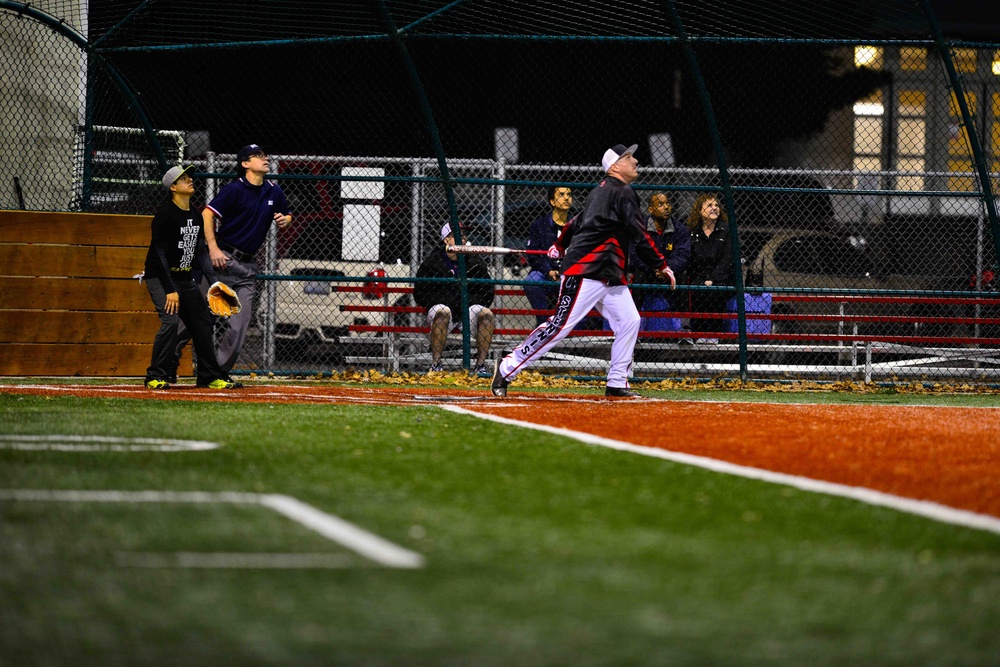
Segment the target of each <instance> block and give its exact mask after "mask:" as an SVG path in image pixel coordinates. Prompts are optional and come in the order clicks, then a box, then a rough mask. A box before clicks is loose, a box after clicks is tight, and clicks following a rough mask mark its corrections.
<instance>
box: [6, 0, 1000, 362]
mask: <svg viewBox="0 0 1000 667" xmlns="http://www.w3.org/2000/svg"><path fill="white" fill-rule="evenodd" d="M84 7H85V8H86V10H83V9H81V8H84ZM0 36H2V40H0V67H3V70H4V72H5V73H6V74H5V76H4V77H3V78H2V79H0V86H2V95H0V104H2V106H0V118H2V119H3V122H2V124H0V159H2V160H3V161H4V164H5V165H7V166H8V167H9V169H8V170H6V171H5V175H4V178H3V179H2V181H0V206H3V207H5V208H19V207H24V208H31V209H39V210H54V211H61V210H68V211H77V210H87V211H100V212H112V213H140V214H149V213H152V212H153V210H155V208H156V206H157V205H158V204H159V203H160V201H162V197H163V193H162V188H160V187H159V186H158V181H159V176H160V174H162V172H163V170H165V169H166V168H167V167H168V166H170V165H172V164H177V163H179V162H182V161H183V162H191V163H194V164H195V165H196V167H197V178H198V190H199V192H198V195H197V196H196V203H197V204H199V205H201V204H204V203H205V202H206V201H208V200H210V199H211V197H213V196H214V193H215V192H217V191H218V189H219V188H220V187H221V186H222V185H223V184H224V183H225V182H227V181H228V180H230V179H231V178H232V177H233V175H234V172H235V168H236V164H235V152H236V150H237V149H238V148H239V147H240V146H242V145H244V144H246V143H249V142H251V141H252V142H257V143H261V144H263V145H264V146H265V147H266V148H267V149H268V150H269V151H270V152H271V153H272V155H273V156H274V158H275V159H274V160H273V161H272V171H273V172H274V173H273V174H272V175H271V178H273V179H274V180H275V181H276V182H278V183H280V184H281V186H282V187H283V188H284V190H285V191H286V193H287V194H288V197H289V200H290V201H291V203H292V207H293V212H294V223H293V225H292V227H291V228H289V229H288V230H286V231H283V232H281V233H274V234H273V235H272V238H271V239H270V241H269V243H268V245H267V246H265V248H262V250H261V253H260V259H261V266H262V273H261V276H260V278H261V279H260V281H259V285H260V290H259V291H260V300H259V302H258V304H257V308H256V312H257V316H256V319H255V324H254V327H253V329H252V331H251V337H250V340H249V342H248V345H247V347H246V348H245V350H244V353H243V355H241V358H240V366H239V368H240V369H241V370H247V371H249V370H277V371H294V372H305V371H329V370H342V369H344V368H347V367H351V366H354V367H358V368H379V369H383V370H385V369H389V370H411V371H420V372H423V371H425V370H426V369H427V368H428V366H429V360H430V357H429V352H428V342H427V334H426V332H425V329H426V326H427V321H426V318H425V316H424V314H423V313H422V312H420V311H419V309H418V308H416V307H415V306H414V304H413V303H412V300H411V296H410V291H411V288H412V285H413V284H414V280H413V278H414V276H415V275H416V273H417V267H418V266H419V265H420V263H421V261H422V260H423V259H424V258H426V257H427V256H428V255H429V254H432V253H435V252H438V249H439V248H440V230H441V227H442V225H444V224H445V223H450V224H453V225H454V224H456V223H457V222H459V221H461V222H462V223H463V224H464V226H465V228H464V231H463V232H462V235H463V236H464V237H465V238H466V240H467V241H471V242H473V243H476V244H488V245H499V246H506V247H513V248H523V247H525V244H526V243H527V242H528V240H529V236H530V227H531V224H532V222H533V221H535V220H536V219H537V218H539V217H543V216H545V215H547V214H548V213H549V212H550V206H549V202H548V196H547V189H548V188H549V187H550V186H556V185H558V186H564V187H569V188H571V190H572V195H573V205H572V208H571V210H570V214H575V213H576V212H579V211H580V210H581V209H582V207H583V205H584V203H585V201H586V197H587V194H588V192H589V190H590V189H591V188H592V187H593V186H594V185H595V184H596V183H597V180H598V179H599V178H600V170H599V169H598V166H597V165H598V163H599V159H600V156H601V154H602V153H603V151H604V149H605V148H607V147H608V146H610V145H612V144H614V143H618V142H621V141H625V142H626V143H632V142H637V143H639V145H640V149H639V154H638V157H639V159H640V161H641V162H642V164H643V167H642V169H643V171H642V175H641V177H640V179H639V180H638V181H637V182H636V183H635V185H634V187H635V189H636V190H637V192H638V194H639V197H640V200H641V202H642V205H643V207H645V205H646V203H647V202H648V201H649V199H650V197H651V196H652V195H653V194H655V193H660V192H662V193H667V194H668V195H669V197H670V199H671V201H672V204H673V208H674V214H675V222H676V223H677V224H683V223H684V221H685V220H686V219H687V218H688V216H689V213H690V211H691V207H692V204H693V203H694V202H695V201H696V199H697V198H698V196H699V195H700V194H702V193H705V192H712V193H718V197H719V201H720V203H721V204H722V205H723V207H724V208H725V210H726V212H727V217H728V219H729V221H730V223H731V225H732V227H733V230H734V232H735V233H734V234H733V238H734V243H733V256H734V260H733V276H732V280H731V281H730V284H728V285H725V286H724V287H718V286H716V287H714V288H712V289H709V288H705V287H704V286H701V285H698V284H692V283H691V282H690V281H689V280H688V276H685V275H682V276H681V284H682V286H683V288H682V289H680V290H678V291H677V292H676V293H674V294H668V295H666V301H662V300H660V301H657V300H655V299H650V300H649V301H648V302H644V298H645V297H646V296H647V295H651V294H652V295H656V293H657V292H658V291H659V290H658V289H656V287H657V286H654V285H648V286H647V287H646V288H645V289H643V288H636V290H635V291H636V295H637V306H638V307H639V309H640V311H642V313H643V315H644V318H645V319H644V330H643V333H642V334H641V335H640V340H639V344H638V346H637V348H636V364H635V366H634V374H635V377H636V379H657V378H668V377H743V378H802V377H809V378H820V379H831V380H839V379H855V380H857V379H864V380H869V379H870V380H889V381H910V380H927V381H937V380H939V379H948V380H956V379H957V380H962V381H966V380H971V381H978V382H982V381H989V382H991V381H995V379H996V377H997V372H998V371H997V368H998V366H997V363H998V361H1000V359H998V357H997V352H996V350H997V349H998V348H1000V307H998V304H997V302H996V300H995V296H996V286H997V282H996V281H995V280H994V275H995V271H996V262H997V258H996V248H997V242H996V234H995V230H996V229H997V221H996V213H995V209H994V207H993V206H992V205H991V203H992V196H993V194H994V193H995V191H996V187H997V184H998V183H997V174H998V172H1000V155H998V147H997V143H998V142H1000V76H998V75H997V74H995V73H994V68H996V67H1000V65H998V64H996V63H997V61H998V56H1000V45H998V44H996V43H992V42H989V41H974V40H973V41H970V40H968V39H967V38H965V37H964V36H961V35H959V36H956V35H952V34H950V33H949V31H948V25H947V24H946V25H944V26H943V28H939V23H938V22H937V20H936V17H935V14H934V12H933V11H931V8H930V6H928V5H926V4H925V3H923V2H912V1H909V0H908V1H905V2H904V1H902V0H899V1H885V0H880V1H879V2H850V3H828V2H790V1H789V2H776V1H775V2H765V3H733V2H715V1H712V2H697V3H695V2H671V1H667V0H657V1H653V0H645V1H637V2H629V3H606V2H603V3H601V2H590V1H587V2H567V1H560V2H556V1H533V2H527V1H525V2H506V1H504V2H502V1H500V0H497V1H482V0H468V1H465V2H462V1H457V2H427V1H423V2H335V3H328V2H281V3H278V2H272V1H266V0H257V1H254V2H248V3H228V2H193V1H190V0H174V1H172V2H161V1H149V2H125V1H123V0H99V1H97V2H93V1H92V2H89V3H86V4H84V3H79V2H49V3H44V2H43V3H33V4H31V5H25V4H23V3H18V2H10V1H9V0H0ZM956 91H961V93H960V94H957V93H956ZM959 100H963V101H964V102H965V103H964V104H959V103H958V101H959ZM15 178H16V183H15ZM984 178H985V180H984ZM380 265H381V267H382V268H383V269H384V270H385V271H386V273H387V274H388V275H387V276H386V277H385V278H381V277H379V278H381V279H379V280H376V279H375V278H367V277H366V276H368V274H369V272H371V271H373V270H375V269H377V268H379V267H380ZM488 265H489V267H490V271H491V275H492V276H493V279H494V280H495V281H496V286H497V290H498V292H497V297H496V300H495V302H494V310H496V312H497V316H496V322H497V334H496V336H495V339H494V342H493V345H492V349H491V356H493V355H496V354H499V353H502V352H503V351H504V350H507V349H510V348H511V347H512V346H514V345H517V344H518V343H519V342H520V341H521V340H522V339H523V336H524V333H525V332H526V331H528V330H530V329H531V328H532V327H534V325H535V322H536V316H537V315H538V308H536V307H534V306H532V304H531V303H530V302H529V301H528V299H527V298H526V296H525V294H524V288H525V287H526V286H527V287H529V288H530V287H531V286H532V284H531V283H528V282H526V281H528V280H529V279H531V278H533V277H537V275H536V276H532V274H531V269H532V267H531V265H530V264H529V262H528V260H527V258H526V257H525V256H524V255H503V256H493V257H489V258H488ZM383 283H384V284H383ZM372 284H375V285H376V288H371V287H363V286H366V285H372ZM537 286H541V287H544V288H548V289H550V290H554V289H555V288H556V285H555V283H549V284H541V285H537ZM713 292H714V293H717V294H719V295H721V296H724V297H731V299H729V302H728V303H726V304H725V305H724V306H720V308H719V309H720V310H724V312H723V313H722V317H721V318H713V319H721V320H722V323H721V325H720V326H721V329H722V330H721V331H709V332H703V331H702V332H699V331H697V330H696V331H693V332H692V331H689V330H688V329H687V328H685V327H688V326H690V325H691V322H692V321H694V322H695V323H697V322H699V321H700V320H702V319H708V318H704V317H702V316H703V315H704V314H703V313H700V312H696V304H695V302H698V301H699V300H702V299H701V296H702V295H704V294H707V293H713ZM702 301H703V300H702ZM747 313H749V316H747ZM694 328H695V329H698V328H699V327H694ZM578 333H579V334H580V335H578V336H573V337H571V338H570V339H568V340H567V342H566V345H565V346H564V349H562V350H561V351H560V354H558V355H555V356H553V357H552V358H550V359H548V360H547V361H546V363H545V364H542V365H540V366H539V367H538V369H539V370H541V371H543V372H545V373H552V374H578V375H582V376H601V375H603V373H604V370H605V367H606V361H605V360H606V359H607V356H608V347H609V341H610V336H609V335H608V334H607V332H605V331H604V330H603V323H602V322H601V320H600V319H599V318H593V319H589V320H587V321H586V323H585V328H582V329H581V330H580V331H579V332H578ZM713 338H718V339H719V340H720V342H719V343H708V342H706V341H708V340H710V339H713ZM689 340H690V341H693V344H687V342H686V341H689ZM474 359H475V342H474V339H473V340H470V339H469V338H468V337H467V336H462V335H461V334H457V333H453V334H452V335H451V337H450V342H449V344H448V348H447V349H446V354H445V362H446V363H445V366H446V368H458V367H464V368H468V367H469V365H470V363H472V362H473V361H474Z"/></svg>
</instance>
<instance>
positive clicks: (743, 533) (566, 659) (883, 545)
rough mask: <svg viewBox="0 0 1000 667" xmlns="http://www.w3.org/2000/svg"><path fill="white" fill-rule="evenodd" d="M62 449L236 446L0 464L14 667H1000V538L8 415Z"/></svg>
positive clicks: (0, 613)
mask: <svg viewBox="0 0 1000 667" xmlns="http://www.w3.org/2000/svg"><path fill="white" fill-rule="evenodd" d="M661 395H662V396H665V397H670V396H673V394H667V393H664V394H661ZM698 397H703V398H710V399H714V400H722V399H725V400H761V399H762V398H765V397H761V396H760V395H747V394H726V395H721V394H719V393H717V392H715V393H707V392H706V393H705V394H701V395H692V394H690V393H686V394H685V395H684V398H686V399H692V398H698ZM821 397H822V398H820V399H819V400H825V401H834V402H835V401H844V402H858V401H875V402H894V403H899V402H908V401H919V402H922V403H933V404H936V405H941V404H952V403H953V404H962V405H995V404H996V400H995V397H989V396H987V397H983V396H969V397H954V398H948V397H939V396H934V397H927V396H915V397H910V396H905V395H879V396H874V397H858V396H851V395H838V394H824V395H821ZM766 399H767V400H795V401H804V400H816V399H815V398H814V397H812V396H804V395H788V394H784V395H779V396H777V397H774V396H767V397H766ZM665 428H669V425H665ZM56 434H58V435H77V436H104V437H117V438H126V439H128V438H173V439H181V440H192V441H208V442H214V443H218V444H219V445H220V446H219V447H218V448H216V449H206V450H194V451H147V450H139V451H111V450H110V449H109V448H107V447H104V448H101V447H100V446H97V448H96V449H97V450H96V451H53V450H52V449H46V448H44V447H41V448H31V449H29V448H5V447H3V446H0V490H4V492H6V493H7V495H6V496H3V495H2V493H0V665H3V666H7V665H10V666H14V665H17V666H21V665H69V664H72V665H83V666H91V665H95V666H96V665H102V666H103V665H130V666H131V665H289V666H291V665H295V666H305V665H519V666H522V665H525V666H530V665H567V666H568V665H575V666H578V665H623V666H624V665H900V666H902V665H997V664H1000V632H998V631H997V628H1000V535H997V534H994V533H990V532H983V531H977V530H973V529H968V528H962V527H958V526H954V525H946V524H942V523H937V522H935V521H932V520H929V519H924V518H920V517H917V516H913V515H909V514H903V513H899V512H896V511H893V510H889V509H885V508H877V507H871V506H868V505H865V504H862V503H858V502H855V501H850V500H846V499H843V498H837V497H830V496H824V495H820V494H814V493H808V492H803V491H798V490H795V489H792V488H790V487H784V486H779V485H774V484H767V483H763V482H757V481H752V480H747V479H740V478H736V477H731V476H727V475H720V474H716V473H712V472H709V471H706V470H702V469H699V468H694V467H689V466H685V465H680V464H677V463H672V462H670V461H664V460H659V459H654V458H647V457H643V456H637V455H635V454H630V453H627V452H618V451H613V450H609V449H604V448H599V447H594V446H589V445H586V444H582V443H580V442H577V441H574V440H572V439H569V438H566V437H561V436H557V435H551V434H547V433H541V432H538V431H528V430H525V429H521V428H518V427H515V426H507V425H502V424H496V423H491V422H486V421H482V420H480V419H477V418H475V417H471V416H464V415H456V414H453V413H449V412H446V411H444V410H442V409H440V408H439V407H436V406H432V405H428V406H420V405H414V406H394V407H376V406H357V405H298V404H282V403H281V402H274V403H267V404H242V403H241V404H227V403H198V402H187V401H179V402H175V401H171V402H165V401H149V400H134V399H83V398H76V397H58V398H48V397H38V396H30V395H14V394H0V435H3V436H8V440H7V441H8V442H16V440H12V439H10V438H9V436H15V435H36V436H54V435H56ZM53 440H55V439H54V438H53ZM31 442H38V443H43V444H44V443H45V442H46V440H45V439H44V438H43V439H39V440H36V441H31ZM0 445H2V442H0ZM68 449H72V448H68ZM12 490H20V491H23V490H45V491H53V492H54V491H68V490H75V491H85V490H89V491H96V490H103V491H108V490H116V491H122V492H126V491H127V492H137V491H154V492H158V493H160V494H163V493H165V492H176V493H182V492H183V493H187V492H206V493H209V494H221V493H224V492H238V493H240V494H258V495H254V496H253V498H260V497H265V496H266V497H271V496H272V495H274V494H280V495H281V496H282V497H290V498H294V499H296V500H298V501H300V502H302V503H306V504H308V506H310V507H312V508H316V509H317V510H319V511H321V512H322V513H325V514H326V515H330V516H334V517H339V518H341V519H344V520H346V521H348V522H350V523H351V524H353V525H354V526H357V527H359V528H361V529H363V530H364V531H368V532H370V533H371V534H373V535H376V536H379V537H380V538H382V539H384V540H386V541H388V542H389V543H391V544H392V545H396V546H397V547H399V548H401V549H403V550H406V551H409V552H413V553H416V554H419V555H420V556H421V557H422V559H423V563H422V567H411V568H394V567H390V566H386V565H383V564H379V563H378V562H375V561H374V560H372V559H370V558H366V557H364V556H361V555H359V554H358V553H357V552H356V551H355V550H354V549H353V548H350V547H349V546H345V545H344V544H343V543H341V542H338V541H335V540H332V539H328V538H327V537H325V536H324V535H322V534H320V532H317V531H316V530H314V529H310V528H309V527H307V526H306V525H303V523H302V522H299V521H296V520H294V517H293V518H289V516H287V515H283V514H280V513H278V512H275V511H272V509H269V508H268V507H267V506H265V505H263V504H259V503H257V502H240V503H236V502H221V501H219V499H220V498H222V496H218V495H211V496H205V497H204V499H205V502H200V503H194V502H166V501H163V502H160V501H153V502H135V501H134V500H135V497H134V496H122V499H123V500H124V501H123V502H108V501H107V499H105V500H104V501H102V502H97V501H95V499H94V498H93V497H89V496H75V497H68V496H60V495H57V494H49V495H48V496H43V497H40V498H34V499H28V498H26V497H24V496H20V497H18V496H17V495H16V494H13V495H12ZM151 497H153V498H159V497H160V496H151ZM164 497H166V496H164ZM183 497H184V498H190V496H183ZM241 497H242V496H241ZM248 497H249V496H248Z"/></svg>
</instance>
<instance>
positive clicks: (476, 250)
mask: <svg viewBox="0 0 1000 667" xmlns="http://www.w3.org/2000/svg"><path fill="white" fill-rule="evenodd" d="M448 252H461V253H466V254H470V255H512V254H521V255H544V254H546V253H547V252H548V251H547V250H520V249H517V248H504V247H502V246H495V245H450V246H448Z"/></svg>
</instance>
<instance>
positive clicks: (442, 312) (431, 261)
mask: <svg viewBox="0 0 1000 667" xmlns="http://www.w3.org/2000/svg"><path fill="white" fill-rule="evenodd" d="M441 241H442V244H443V245H442V247H441V248H440V249H439V250H437V251H435V252H432V253H430V254H429V255H427V257H425V258H424V261H423V262H422V263H421V264H420V268H419V269H417V278H455V277H457V276H458V255H456V254H455V253H453V252H447V250H446V248H447V247H448V246H451V245H455V236H454V234H452V232H451V225H450V224H447V225H445V226H444V227H443V228H442V229H441ZM465 275H466V277H468V278H485V279H489V277H490V274H489V271H488V270H487V269H486V264H485V263H483V260H481V259H480V258H478V257H476V256H474V255H469V256H467V257H466V259H465ZM468 285H469V326H470V328H471V331H470V333H471V334H472V335H473V337H474V339H475V343H476V365H475V367H474V368H473V371H472V375H480V374H482V375H486V374H488V373H489V370H488V369H487V368H486V355H488V354H489V352H490V343H492V342H493V325H494V318H493V311H492V310H490V306H491V305H492V304H493V294H494V290H495V288H494V286H493V285H492V284H491V283H469V284H468ZM413 301H414V302H415V303H416V304H417V305H418V306H420V307H421V308H423V309H424V310H425V311H426V312H427V323H428V324H429V325H430V327H431V333H430V340H431V366H430V371H431V372H440V371H441V370H443V366H442V364H441V353H442V352H443V351H444V346H445V343H446V342H447V340H448V332H449V331H451V328H452V322H453V321H454V325H455V327H456V329H457V330H461V327H462V318H461V317H453V314H458V313H461V312H462V293H461V291H460V289H459V285H458V283H455V282H444V281H442V282H418V283H416V285H414V287H413Z"/></svg>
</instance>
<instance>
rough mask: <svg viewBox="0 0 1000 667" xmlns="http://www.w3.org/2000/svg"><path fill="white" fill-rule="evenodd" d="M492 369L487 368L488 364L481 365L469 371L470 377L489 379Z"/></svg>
mask: <svg viewBox="0 0 1000 667" xmlns="http://www.w3.org/2000/svg"><path fill="white" fill-rule="evenodd" d="M489 376H490V369H488V368H487V367H486V364H479V365H478V366H476V367H475V368H473V369H472V370H471V371H469V377H484V378H485V377H489Z"/></svg>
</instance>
